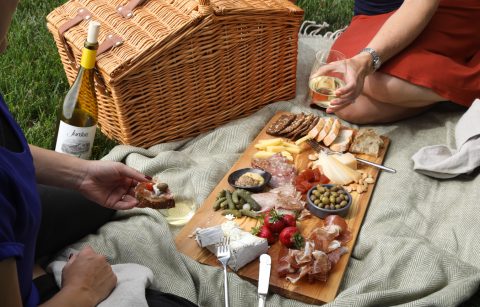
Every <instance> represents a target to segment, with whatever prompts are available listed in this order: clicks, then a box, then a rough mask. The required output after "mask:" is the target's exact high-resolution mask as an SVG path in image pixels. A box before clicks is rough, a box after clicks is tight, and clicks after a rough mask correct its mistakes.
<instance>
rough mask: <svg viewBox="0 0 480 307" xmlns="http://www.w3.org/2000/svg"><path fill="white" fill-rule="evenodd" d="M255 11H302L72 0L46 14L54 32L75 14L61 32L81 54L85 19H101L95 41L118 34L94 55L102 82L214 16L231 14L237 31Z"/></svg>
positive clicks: (269, 4) (209, 0)
mask: <svg viewBox="0 0 480 307" xmlns="http://www.w3.org/2000/svg"><path fill="white" fill-rule="evenodd" d="M135 6H136V7H135ZM120 7H121V9H119V8H120ZM122 11H123V12H122ZM79 12H81V13H79ZM79 15H81V16H80V17H79ZM255 15H258V16H263V17H262V18H271V19H272V21H273V22H274V21H275V19H278V22H281V20H280V18H279V17H281V16H286V15H303V10H302V9H300V8H299V7H297V6H295V5H294V4H292V3H291V2H290V1H288V0H70V1H68V2H66V3H65V4H63V5H61V6H60V7H58V8H56V9H54V10H53V11H52V12H51V13H50V14H49V15H48V16H47V22H48V24H49V29H50V31H53V29H61V28H62V27H64V28H65V25H66V24H68V23H70V24H73V22H72V20H73V19H75V18H76V17H77V18H78V22H77V23H75V24H74V25H73V26H71V27H69V26H68V29H67V30H65V31H64V32H63V33H62V34H63V37H64V38H65V41H66V42H68V45H69V47H70V48H72V52H73V53H74V54H75V55H76V56H77V57H79V56H80V50H81V49H82V47H83V44H84V41H85V37H86V34H87V27H88V20H89V19H93V20H97V21H99V22H100V23H101V29H100V34H99V42H107V41H108V40H109V39H111V38H112V37H114V38H116V41H114V42H113V43H112V44H111V46H108V47H107V48H108V49H110V47H112V48H111V49H110V50H108V52H104V53H102V54H101V49H102V45H100V48H99V55H98V56H97V66H98V68H99V69H100V70H101V71H102V72H103V75H104V77H106V79H107V80H106V81H110V80H108V79H112V78H117V79H119V78H121V77H122V76H124V75H126V74H127V73H128V72H129V71H131V70H133V69H135V67H137V66H138V65H145V64H146V63H148V62H149V60H150V59H151V58H152V57H154V56H156V55H157V54H161V53H162V52H165V51H166V50H168V49H170V48H173V46H175V43H176V42H178V40H180V39H185V38H186V37H188V36H189V35H191V34H192V33H195V31H208V27H207V28H206V26H208V25H211V24H212V19H214V18H228V17H230V18H231V20H232V22H233V21H235V22H237V23H238V31H239V33H240V35H241V23H242V16H244V17H250V18H251V16H255ZM202 23H203V24H202ZM52 28H53V29H52ZM259 31H261V29H259ZM239 39H242V38H241V37H240V38H239ZM197 43H198V42H197ZM205 43H208V42H205ZM105 45H108V44H105ZM192 48H195V45H194V44H192ZM102 51H104V50H102Z"/></svg>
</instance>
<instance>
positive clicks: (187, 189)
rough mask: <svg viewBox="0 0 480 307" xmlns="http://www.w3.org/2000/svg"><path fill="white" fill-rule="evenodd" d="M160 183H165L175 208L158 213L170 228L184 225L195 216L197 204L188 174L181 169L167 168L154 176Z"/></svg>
mask: <svg viewBox="0 0 480 307" xmlns="http://www.w3.org/2000/svg"><path fill="white" fill-rule="evenodd" d="M155 179H157V180H158V181H160V182H166V183H167V184H168V186H169V188H170V190H171V191H172V193H173V196H174V199H175V207H173V208H169V209H161V210H159V212H160V213H161V214H162V215H163V216H164V217H165V219H166V221H167V223H168V224H170V225H172V226H183V225H185V224H186V223H187V222H188V221H190V219H191V218H192V217H193V215H194V214H195V211H196V210H197V203H196V201H195V190H194V185H193V182H192V177H191V176H190V174H189V173H188V172H187V171H185V170H184V169H181V168H169V169H166V170H164V171H162V172H161V173H160V174H157V175H156V176H155Z"/></svg>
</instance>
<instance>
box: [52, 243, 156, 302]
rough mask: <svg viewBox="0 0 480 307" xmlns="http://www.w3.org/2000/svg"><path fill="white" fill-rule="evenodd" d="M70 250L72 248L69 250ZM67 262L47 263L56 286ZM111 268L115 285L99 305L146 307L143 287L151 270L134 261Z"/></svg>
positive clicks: (149, 277) (150, 279) (60, 281)
mask: <svg viewBox="0 0 480 307" xmlns="http://www.w3.org/2000/svg"><path fill="white" fill-rule="evenodd" d="M70 251H72V250H70ZM65 264H67V262H66V261H64V260H56V261H53V262H52V263H50V264H49V265H48V269H47V270H48V271H49V272H52V273H53V274H54V276H55V281H56V282H57V285H58V287H61V284H62V270H63V267H64V266H65ZM112 270H113V272H114V273H115V275H117V286H116V287H115V289H114V290H113V291H112V293H111V294H110V295H109V296H108V297H107V298H106V299H105V300H104V301H102V302H101V303H100V304H98V305H97V306H99V307H148V304H147V300H146V298H145V289H146V288H147V287H148V286H150V284H151V282H152V280H153V272H152V270H150V269H149V268H147V267H146V266H143V265H140V264H136V263H125V264H114V265H112Z"/></svg>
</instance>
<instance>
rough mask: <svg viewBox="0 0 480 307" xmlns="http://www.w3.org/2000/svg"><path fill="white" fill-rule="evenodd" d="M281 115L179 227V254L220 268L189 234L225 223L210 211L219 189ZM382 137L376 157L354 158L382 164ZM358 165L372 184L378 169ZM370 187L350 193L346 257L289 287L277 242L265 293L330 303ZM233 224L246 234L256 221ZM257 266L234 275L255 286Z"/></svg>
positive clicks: (313, 220)
mask: <svg viewBox="0 0 480 307" xmlns="http://www.w3.org/2000/svg"><path fill="white" fill-rule="evenodd" d="M284 113H285V112H279V113H277V114H275V116H273V117H272V119H271V120H270V122H269V123H268V124H267V125H266V126H265V128H264V129H263V130H262V131H261V132H260V134H259V135H258V136H257V137H256V138H255V140H253V142H252V143H251V144H250V146H248V148H247V149H246V151H245V152H244V154H243V155H242V156H241V157H240V159H239V160H238V161H237V162H236V163H235V164H234V165H233V167H232V168H231V169H230V171H229V172H228V173H227V174H226V175H225V177H223V179H222V180H221V181H220V182H219V184H218V185H217V186H216V188H215V189H214V190H213V191H212V193H211V194H210V195H209V196H208V198H207V199H206V200H205V202H204V203H203V204H202V206H201V207H200V208H199V209H198V210H197V212H196V213H195V215H194V216H193V218H192V219H191V220H190V221H189V222H188V223H187V224H186V225H185V226H184V227H183V228H182V230H180V232H179V233H178V235H177V237H176V239H175V244H176V246H177V248H178V250H179V251H180V252H182V253H184V254H185V255H187V256H189V257H191V258H193V259H194V260H196V261H199V262H200V263H204V264H207V265H212V266H220V264H219V262H218V260H217V258H216V257H215V255H214V254H212V253H210V252H209V251H208V250H207V249H206V248H200V247H199V246H198V245H197V242H196V241H195V240H194V238H192V233H194V232H195V229H196V228H197V227H201V228H207V227H211V226H215V225H219V224H222V223H224V222H225V221H226V219H225V217H224V216H223V215H222V214H221V213H222V211H221V210H219V211H214V210H213V209H212V206H213V203H214V202H215V199H216V196H217V194H218V192H219V191H220V190H223V189H230V190H233V188H231V187H230V185H229V184H228V182H227V178H228V176H229V175H230V173H231V172H233V171H234V170H237V169H240V168H244V167H250V166H251V164H250V163H251V159H252V156H253V154H255V153H256V152H257V149H256V148H255V147H254V145H255V144H256V143H257V142H258V141H259V140H261V139H270V138H274V137H272V136H270V135H268V134H267V133H266V129H267V127H268V126H270V124H271V123H273V122H274V121H275V120H277V119H278V118H279V117H280V116H281V115H282V114H284ZM382 138H383V140H384V142H385V146H384V147H383V149H382V150H381V152H380V155H379V157H378V158H374V157H371V156H367V155H358V157H360V158H364V159H366V160H370V161H372V162H376V163H379V164H382V162H383V159H384V157H385V153H386V150H387V148H388V145H389V139H388V138H386V137H383V136H382ZM304 146H305V147H306V148H307V149H306V150H304V151H303V152H302V153H300V154H298V155H296V156H294V159H295V160H294V162H295V166H296V168H297V170H303V169H305V168H306V167H307V164H308V155H309V154H311V153H313V150H312V149H310V148H309V147H308V145H306V144H305V145H304ZM358 166H359V169H363V170H365V171H366V172H368V173H369V174H371V175H372V177H373V178H374V179H375V182H376V181H377V178H378V175H379V170H378V169H377V168H374V167H371V166H367V165H363V164H360V163H359V164H358ZM374 186H375V183H374V184H370V185H368V190H367V191H366V192H364V193H362V194H358V193H356V192H352V193H351V194H352V198H353V202H352V206H351V208H350V210H349V213H348V215H347V216H346V217H345V219H346V221H347V224H348V227H349V229H350V231H351V232H352V240H351V241H349V242H348V243H347V245H346V246H347V247H348V249H349V252H348V254H345V255H343V256H342V257H341V258H340V261H339V262H338V263H337V264H336V265H335V266H334V267H333V268H332V270H331V271H330V275H329V277H328V280H327V281H326V282H320V281H316V282H313V283H309V282H308V281H306V280H300V281H299V282H297V283H296V284H291V283H290V282H288V281H287V280H285V278H279V277H278V276H277V273H276V272H277V261H278V253H279V251H280V248H281V243H280V242H278V241H277V242H276V243H275V244H273V245H272V246H270V248H269V251H268V254H269V255H270V256H271V257H272V269H271V276H270V288H269V290H270V291H272V292H275V293H278V294H280V295H282V296H285V297H288V298H292V299H297V300H300V301H303V302H306V303H310V304H321V303H326V302H330V301H332V300H333V299H334V298H335V296H336V295H337V291H338V288H339V286H340V282H341V281H342V277H343V274H344V273H345V270H346V268H347V264H348V261H349V259H350V255H351V251H352V250H353V246H354V245H355V241H356V239H357V236H358V233H359V231H360V227H361V225H362V221H363V217H364V216H365V213H366V211H367V207H368V204H369V201H370V198H371V196H372V192H373V188H374ZM235 222H236V223H237V224H239V225H240V226H241V227H242V228H243V229H244V230H247V231H250V229H251V228H252V227H253V226H256V224H257V223H258V222H257V220H255V219H252V218H248V217H243V218H241V219H236V220H235ZM322 225H323V221H322V220H321V219H319V218H317V217H315V216H312V217H310V218H307V219H305V220H303V221H301V222H300V226H299V228H300V230H301V232H302V234H303V235H308V234H309V233H311V230H312V229H314V228H315V227H320V226H322ZM258 266H259V261H258V259H257V260H254V261H252V262H251V263H249V264H248V265H246V266H245V267H243V268H242V269H240V270H239V271H238V272H237V274H238V275H239V276H240V277H242V278H245V279H247V280H249V281H251V282H252V283H254V284H256V283H257V282H258Z"/></svg>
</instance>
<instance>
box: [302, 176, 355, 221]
mask: <svg viewBox="0 0 480 307" xmlns="http://www.w3.org/2000/svg"><path fill="white" fill-rule="evenodd" d="M321 186H323V187H325V188H328V189H330V188H332V187H334V186H336V184H322V185H321ZM337 186H338V185H337ZM339 187H340V189H342V190H343V191H344V192H345V193H344V195H346V196H347V198H348V199H347V200H346V201H347V204H346V205H345V206H344V207H341V208H338V209H326V208H322V207H320V206H318V205H316V204H315V203H314V202H313V201H312V193H313V192H314V191H315V190H317V185H315V186H313V187H312V188H311V189H310V190H308V192H307V209H308V210H309V211H310V212H311V213H312V214H313V215H315V216H317V217H319V218H322V219H323V218H325V217H327V216H329V215H333V214H336V215H339V216H341V217H345V216H346V215H347V213H348V210H349V209H350V207H351V206H352V195H351V194H350V193H348V192H347V191H346V190H345V189H344V188H343V187H341V186H339Z"/></svg>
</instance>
